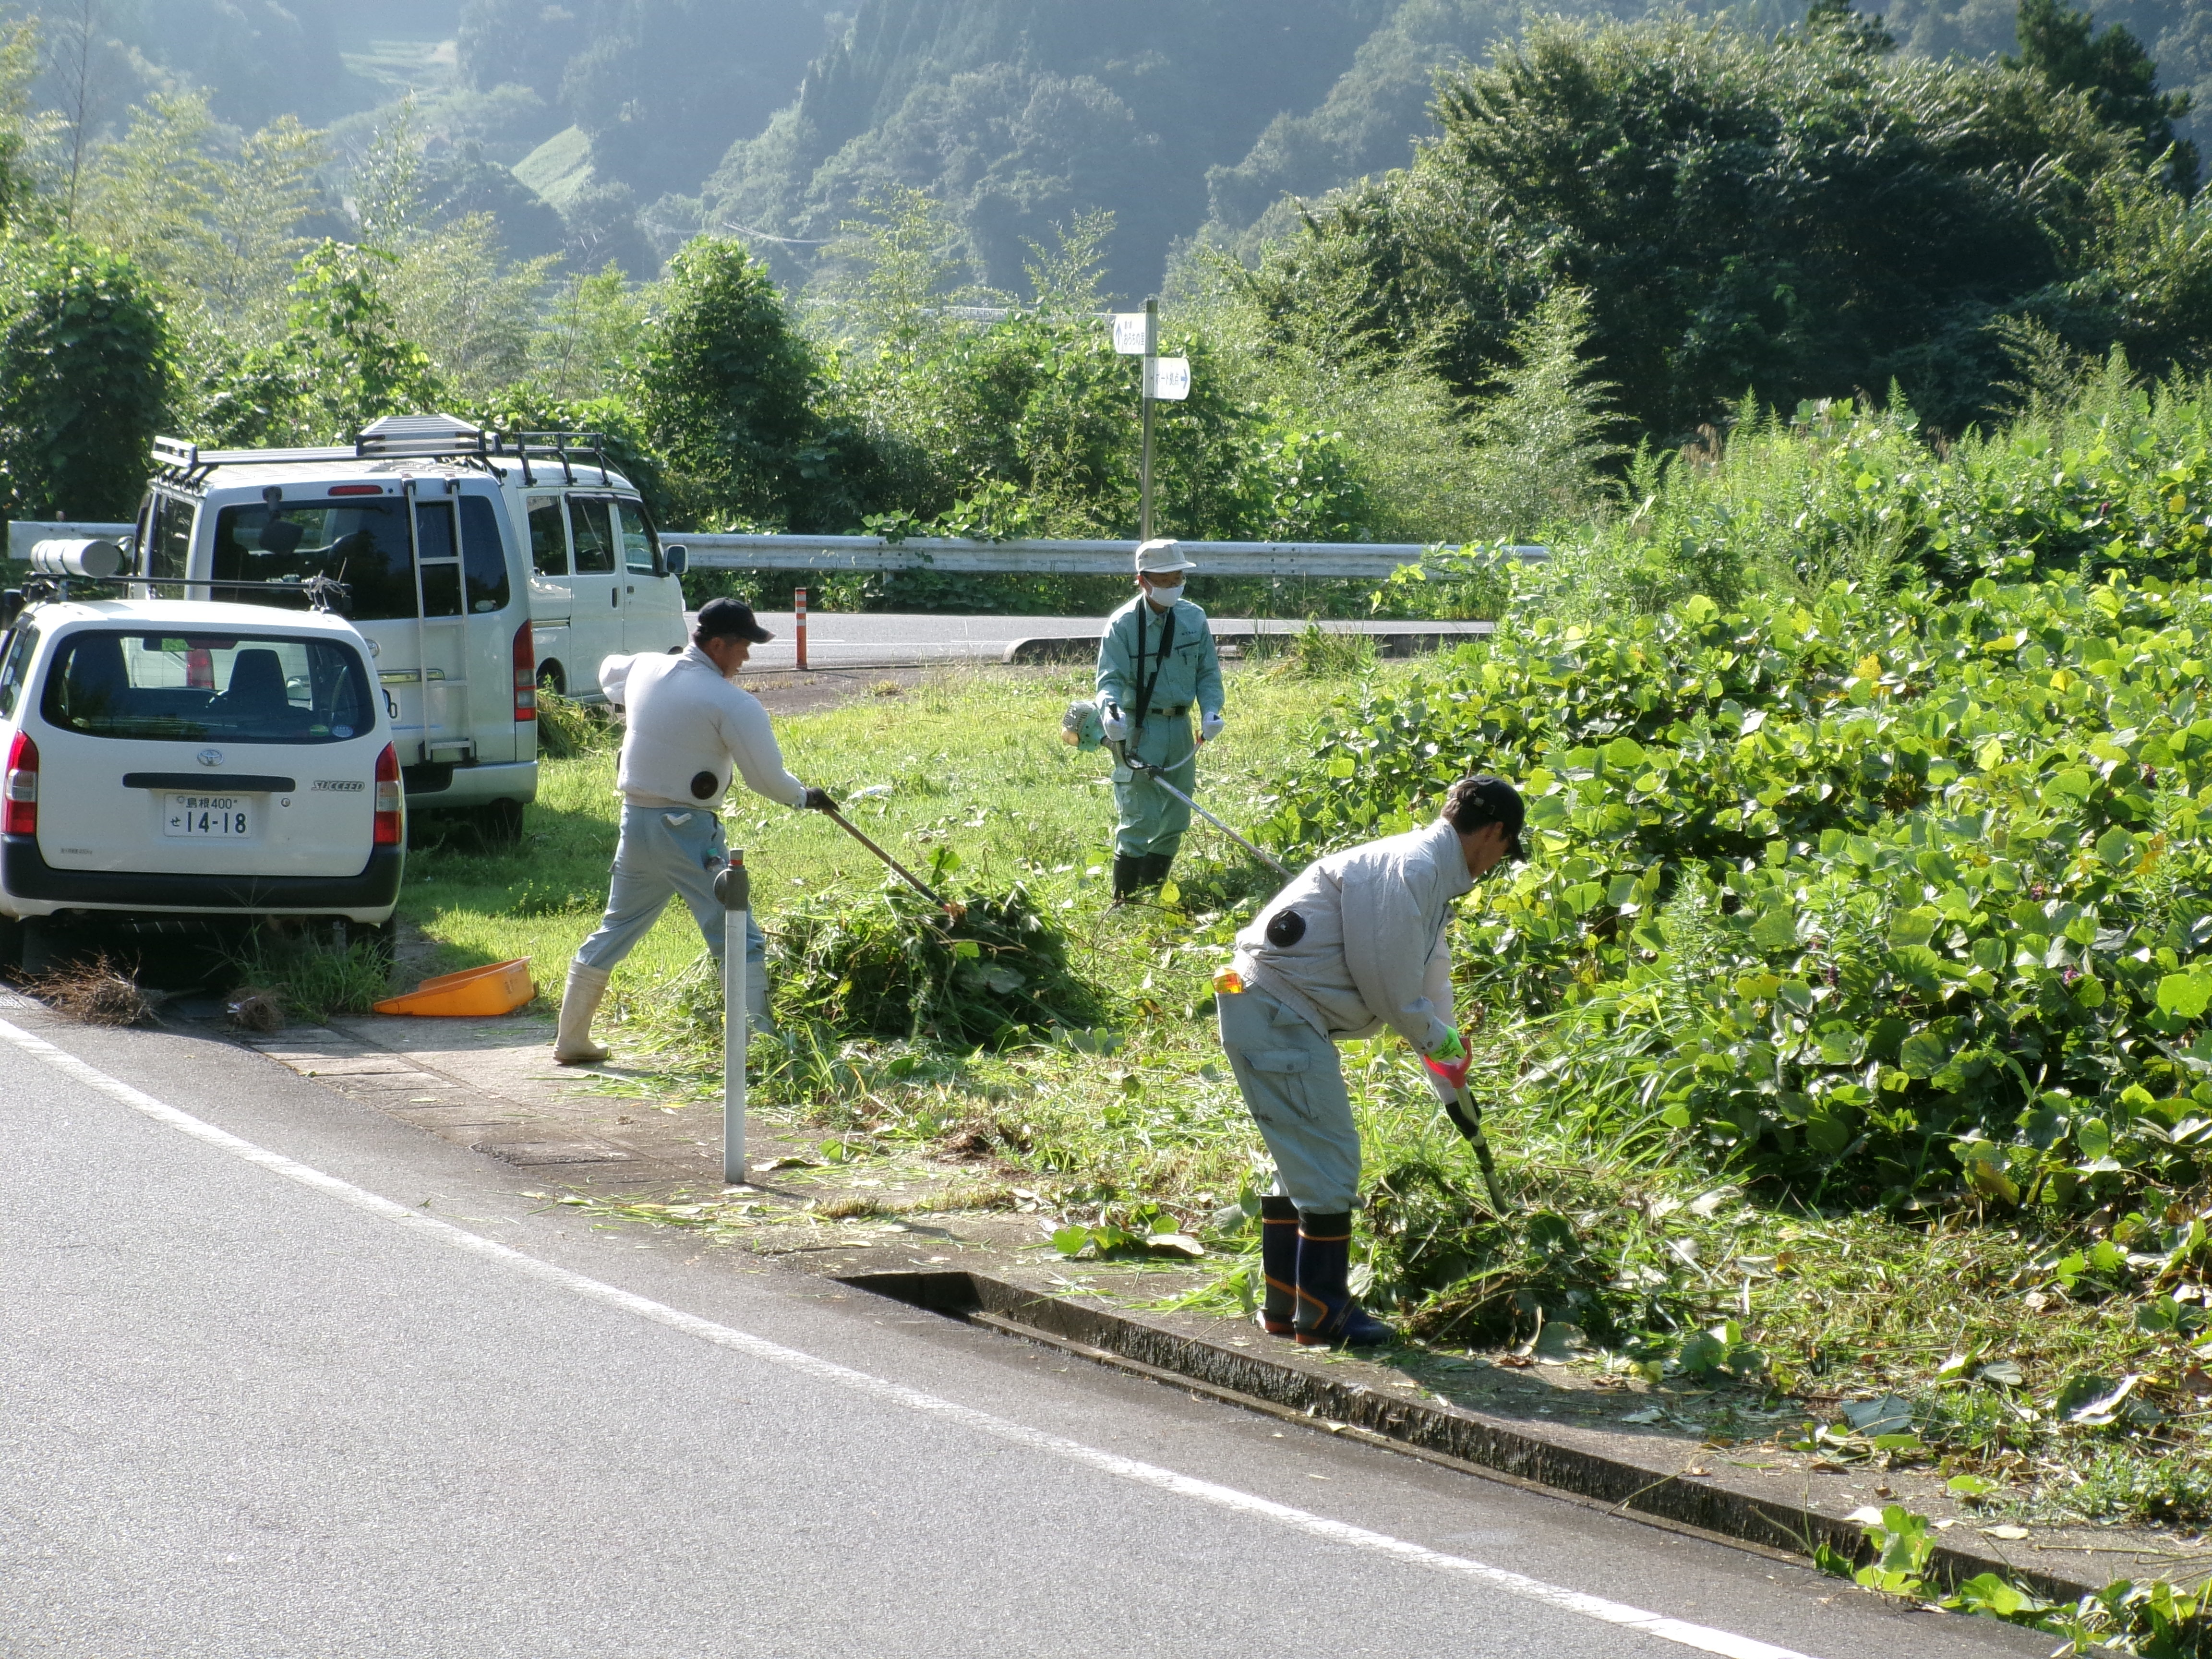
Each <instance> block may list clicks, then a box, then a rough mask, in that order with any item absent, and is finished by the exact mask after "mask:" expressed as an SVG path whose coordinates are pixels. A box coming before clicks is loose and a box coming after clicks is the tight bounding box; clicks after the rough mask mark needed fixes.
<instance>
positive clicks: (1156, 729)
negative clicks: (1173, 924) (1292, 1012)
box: [1098, 541, 1221, 902]
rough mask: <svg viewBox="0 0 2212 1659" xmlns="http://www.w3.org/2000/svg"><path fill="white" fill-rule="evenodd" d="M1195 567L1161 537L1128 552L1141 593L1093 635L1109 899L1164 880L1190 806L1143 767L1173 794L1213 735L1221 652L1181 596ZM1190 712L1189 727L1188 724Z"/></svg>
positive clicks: (1192, 783)
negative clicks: (1106, 747) (1107, 770)
mask: <svg viewBox="0 0 2212 1659" xmlns="http://www.w3.org/2000/svg"><path fill="white" fill-rule="evenodd" d="M1195 568H1197V567H1196V566H1194V565H1193V564H1192V563H1191V562H1190V561H1189V560H1188V559H1186V558H1184V557H1183V556H1182V549H1181V548H1180V547H1179V546H1177V545H1176V544H1175V543H1174V542H1171V541H1150V542H1146V543H1145V544H1144V545H1143V546H1141V547H1139V549H1138V550H1137V586H1139V588H1140V589H1142V590H1143V591H1142V592H1139V594H1138V595H1137V597H1136V598H1135V599H1132V600H1130V601H1129V603H1128V604H1127V605H1123V606H1122V607H1121V609H1120V610H1119V611H1115V613H1114V614H1113V615H1112V616H1111V617H1108V618H1107V619H1106V634H1105V637H1104V638H1103V639H1102V640H1100V641H1098V717H1099V720H1100V721H1101V723H1102V724H1103V726H1104V727H1105V731H1106V740H1107V741H1108V742H1109V743H1110V744H1116V745H1118V746H1119V749H1120V757H1121V758H1123V759H1125V760H1127V761H1134V762H1137V763H1139V765H1137V766H1130V765H1127V764H1123V765H1120V766H1116V767H1115V769H1114V805H1115V810H1116V811H1117V812H1118V814H1119V817H1120V822H1119V823H1117V824H1116V826H1115V832H1114V897H1115V902H1120V901H1121V900H1123V899H1126V898H1127V897H1128V896H1130V895H1131V894H1133V893H1134V892H1136V891H1138V890H1139V889H1140V888H1146V887H1157V886H1158V885H1159V884H1161V883H1162V882H1164V881H1165V880H1166V879H1167V878H1168V869H1169V866H1171V865H1172V864H1174V862H1175V856H1176V851H1177V849H1178V848H1181V846H1182V836H1183V831H1185V830H1186V829H1189V828H1190V808H1189V807H1188V806H1187V805H1184V804H1183V803H1182V801H1179V800H1177V799H1176V798H1175V797H1174V796H1173V795H1171V794H1170V793H1168V792H1167V791H1166V790H1164V789H1162V788H1160V787H1158V786H1157V785H1156V784H1154V783H1153V782H1152V779H1151V778H1150V777H1149V776H1148V775H1146V772H1145V768H1146V767H1156V768H1158V771H1159V775H1160V776H1161V777H1162V778H1164V780H1166V781H1168V782H1169V783H1170V784H1173V785H1174V786H1175V787H1176V788H1177V789H1180V790H1182V792H1183V793H1185V794H1186V795H1187V794H1189V793H1192V791H1193V790H1194V789H1195V788H1196V787H1197V786H1198V748H1199V745H1200V744H1202V743H1205V742H1207V741H1209V740H1210V739H1212V738H1216V737H1218V736H1219V735H1220V734H1221V659H1220V657H1219V656H1218V654H1216V653H1215V651H1214V648H1213V633H1212V629H1209V628H1208V627H1207V626H1206V612H1204V611H1201V610H1200V609H1199V608H1198V607H1197V606H1196V605H1193V604H1192V603H1191V602H1190V601H1189V600H1188V599H1185V598H1183V596H1182V595H1183V577H1184V574H1186V573H1187V572H1188V571H1191V570H1194V569H1195ZM1194 718H1195V720H1196V727H1195V729H1194V728H1193V720H1194Z"/></svg>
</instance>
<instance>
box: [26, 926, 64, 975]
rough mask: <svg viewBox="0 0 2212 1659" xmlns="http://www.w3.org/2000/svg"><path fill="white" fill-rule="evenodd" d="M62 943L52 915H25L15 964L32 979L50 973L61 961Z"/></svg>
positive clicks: (59, 930)
mask: <svg viewBox="0 0 2212 1659" xmlns="http://www.w3.org/2000/svg"><path fill="white" fill-rule="evenodd" d="M62 944H63V941H62V938H61V929H60V928H59V927H56V926H55V924H54V922H53V920H52V917H49V916H25V917H24V918H23V922H22V945H21V947H20V949H19V951H18V953H17V957H16V961H17V965H18V966H20V967H21V969H22V970H23V972H24V974H25V975H27V977H30V978H33V979H35V978H37V977H38V976H39V975H41V974H51V973H52V972H53V971H54V969H56V968H57V967H58V966H59V965H60V963H61V958H62Z"/></svg>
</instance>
